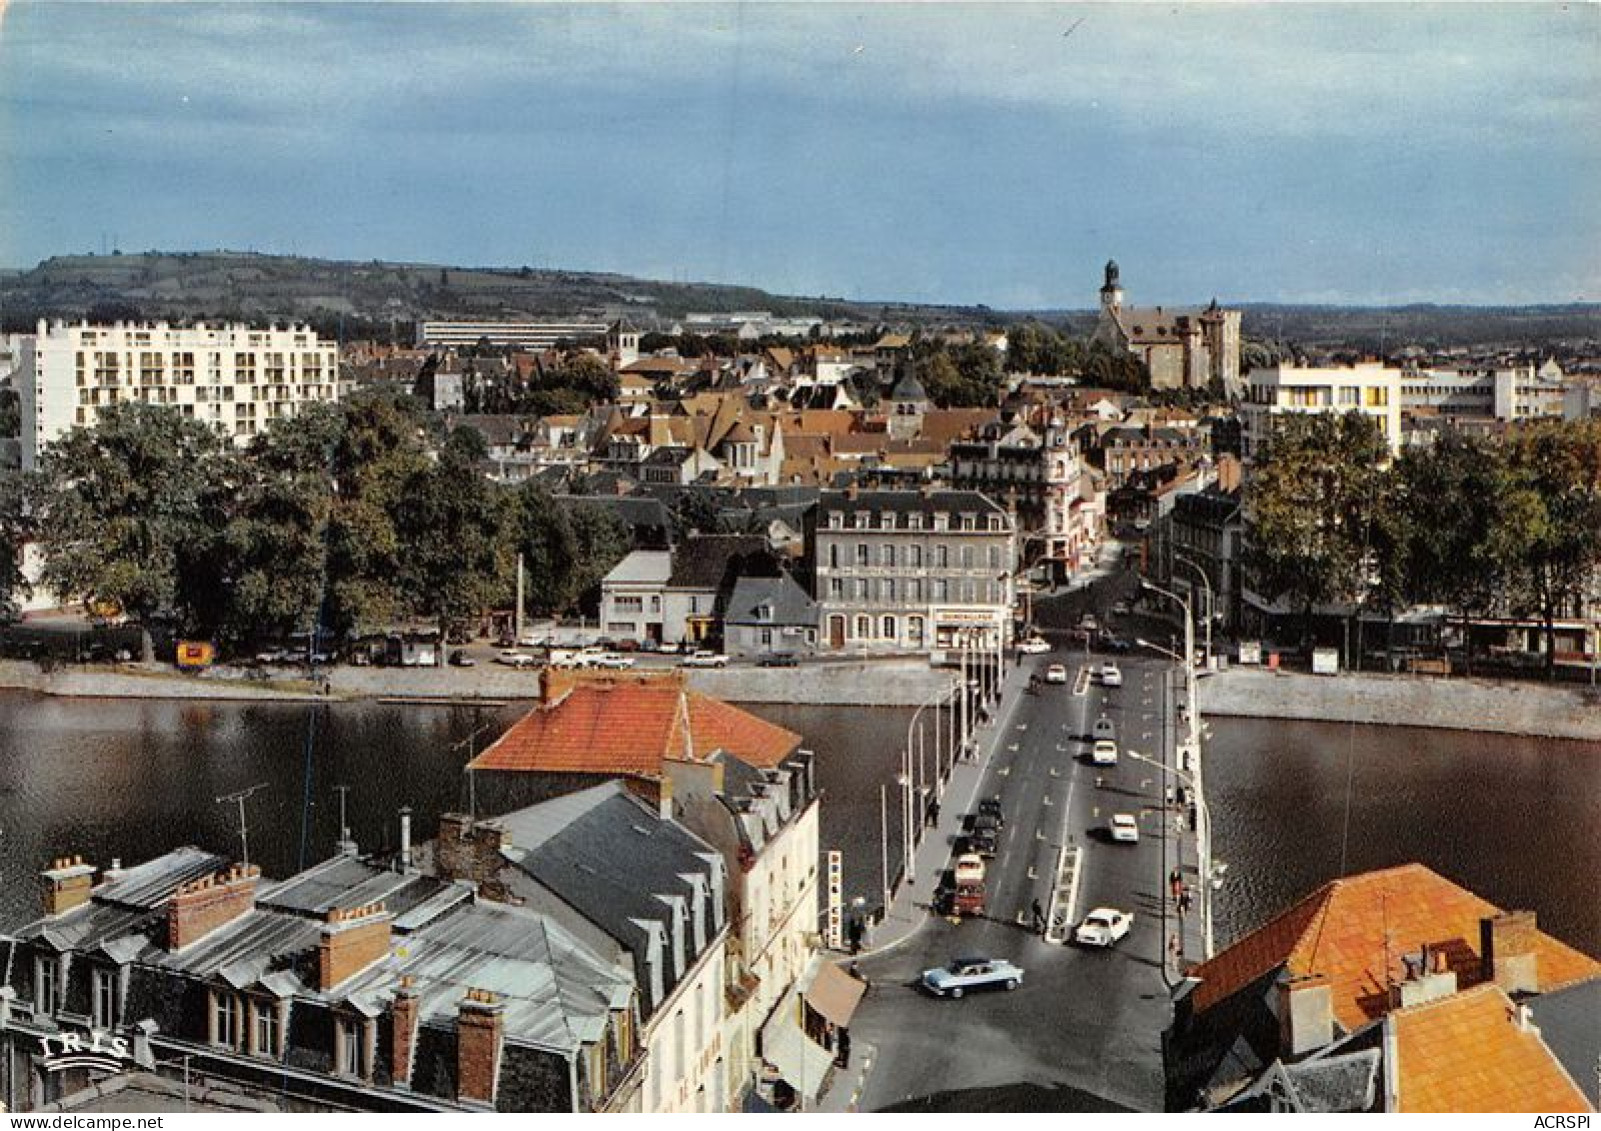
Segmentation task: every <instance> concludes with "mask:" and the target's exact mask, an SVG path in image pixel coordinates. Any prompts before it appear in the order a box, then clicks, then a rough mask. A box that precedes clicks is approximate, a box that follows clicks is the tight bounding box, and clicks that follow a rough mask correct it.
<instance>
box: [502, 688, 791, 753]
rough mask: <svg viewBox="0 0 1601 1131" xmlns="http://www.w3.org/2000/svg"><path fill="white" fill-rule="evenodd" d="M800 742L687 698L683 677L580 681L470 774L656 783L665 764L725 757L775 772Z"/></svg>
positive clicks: (531, 715) (704, 699)
mask: <svg viewBox="0 0 1601 1131" xmlns="http://www.w3.org/2000/svg"><path fill="white" fill-rule="evenodd" d="M686 717H687V719H688V723H689V726H688V730H687V733H686V729H685V726H684V723H685V719H686ZM800 742H801V736H800V735H798V734H796V733H795V732H794V731H791V730H786V729H784V728H783V727H781V726H775V725H774V724H772V723H769V722H767V721H766V720H764V719H759V718H757V717H756V716H755V715H752V714H751V713H750V712H748V711H742V710H740V709H739V708H738V707H735V706H733V705H732V704H729V703H724V702H723V701H722V700H720V699H713V698H712V697H711V696H709V695H703V694H701V693H700V692H698V691H691V690H689V689H688V688H687V687H685V686H684V681H683V679H682V677H679V676H666V677H657V676H611V677H588V678H584V677H575V678H574V679H573V683H572V688H571V690H570V691H568V692H567V693H566V694H564V695H560V697H559V698H557V699H555V700H554V701H553V702H551V703H550V704H547V705H541V706H539V707H536V708H534V709H533V710H532V711H530V712H528V714H526V715H524V716H523V717H522V718H521V719H519V720H518V721H517V722H515V723H513V724H512V726H511V728H510V729H509V730H507V731H506V733H505V734H503V735H501V736H500V738H499V739H498V740H497V741H496V742H495V743H494V744H492V745H491V746H490V747H489V748H488V749H487V750H485V751H484V752H483V753H482V754H480V755H478V757H476V758H474V759H473V760H472V763H471V768H473V769H475V770H513V771H524V772H536V773H537V772H547V773H562V772H565V773H595V774H632V775H636V776H639V777H648V778H657V777H661V776H662V768H661V767H662V760H663V759H664V758H673V759H687V758H693V759H697V760H699V759H704V758H705V757H706V756H708V755H709V754H711V753H712V751H714V750H724V751H726V752H728V753H729V754H733V755H735V756H736V757H738V758H739V759H740V760H742V761H744V762H748V763H750V764H751V765H754V766H763V767H770V766H777V765H778V764H779V763H781V762H782V761H783V760H784V759H785V758H787V757H788V756H789V755H790V754H792V753H794V752H795V750H796V749H797V748H798V747H799V746H800Z"/></svg>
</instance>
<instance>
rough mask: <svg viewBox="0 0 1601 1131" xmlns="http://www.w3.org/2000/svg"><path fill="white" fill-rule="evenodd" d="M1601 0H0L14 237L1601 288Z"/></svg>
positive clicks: (961, 296) (17, 256)
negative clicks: (717, 0)
mask: <svg viewBox="0 0 1601 1131" xmlns="http://www.w3.org/2000/svg"><path fill="white" fill-rule="evenodd" d="M1598 122H1601V5H1598V4H1596V3H1585V4H1580V3H1568V4H1520V5H1499V4H1459V5H1443V6H1434V5H1423V4H1399V3H1396V4H1337V5H1316V4H1287V3H1273V4H1249V3H1236V4H1223V5H1201V4H1184V3H1181V4H1176V5H1175V4H1155V3H1152V4H1145V3H1141V4H1091V5H1081V4H1060V5H1010V4H996V5H965V4H933V3H902V4H872V5H854V4H827V5H821V4H806V5H798V4H796V5H792V4H734V5H685V4H637V5H609V4H579V5H557V4H540V5H535V4H493V5H477V4H447V3H420V4H408V5H398V6H389V5H381V4H332V5H317V4H287V3H284V4H251V3H235V4H227V5H219V6H210V5H204V4H157V5H149V6H144V5H137V4H110V3H83V4H65V3H34V2H28V0H11V2H10V3H9V4H8V3H6V0H0V265H5V266H13V267H26V266H32V265H33V264H34V263H36V262H38V261H39V260H41V259H44V258H47V257H49V256H51V255H58V254H74V253H84V252H90V251H94V252H99V251H100V250H101V249H102V247H110V246H117V247H120V248H122V249H123V250H125V251H139V250H146V249H162V250H203V249H208V248H220V247H226V248H233V249H247V248H248V249H255V250H258V251H266V252H278V253H290V254H299V255H308V256H320V257H327V258H337V259H358V260H365V259H389V260H406V261H415V262H430V263H448V264H460V265H504V266H521V265H524V264H526V265H529V266H534V267H555V268H569V269H582V270H608V271H620V272H625V273H629V274H635V275H641V276H646V277H650V278H659V279H677V280H695V281H708V282H725V283H741V284H750V285H755V286H760V287H763V288H765V289H768V290H771V291H774V292H778V293H785V294H798V295H828V296H831V297H834V296H841V297H849V298H862V299H904V300H911V301H931V302H958V303H987V304H989V305H991V306H994V307H999V308H1008V309H1024V308H1057V307H1071V308H1088V307H1092V306H1094V304H1095V302H1096V292H1097V290H1098V288H1099V286H1100V282H1101V271H1102V267H1103V265H1104V264H1105V262H1106V260H1107V259H1108V258H1115V259H1116V260H1117V261H1118V263H1119V264H1120V265H1121V267H1122V281H1123V286H1124V288H1125V291H1126V292H1127V301H1129V302H1132V303H1140V304H1143V303H1158V302H1161V303H1174V304H1176V303H1181V302H1185V303H1193V302H1205V301H1207V300H1209V299H1210V298H1212V297H1214V296H1216V297H1218V298H1219V299H1220V300H1222V301H1224V302H1253V301H1254V302H1319V303H1374V304H1388V303H1405V302H1445V303H1534V302H1570V301H1577V300H1591V301H1593V300H1597V299H1601V192H1598V191H1597V186H1598V185H1601V128H1598V127H1597V123H1598Z"/></svg>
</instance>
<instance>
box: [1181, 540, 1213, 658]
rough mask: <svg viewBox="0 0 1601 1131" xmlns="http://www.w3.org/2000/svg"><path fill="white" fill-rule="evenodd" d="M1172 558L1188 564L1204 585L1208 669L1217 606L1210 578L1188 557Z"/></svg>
mask: <svg viewBox="0 0 1601 1131" xmlns="http://www.w3.org/2000/svg"><path fill="white" fill-rule="evenodd" d="M1173 560H1174V561H1176V562H1183V563H1184V564H1185V565H1187V566H1189V567H1190V568H1191V569H1193V570H1194V571H1195V572H1196V573H1197V574H1199V575H1200V578H1201V584H1202V586H1204V587H1205V590H1206V644H1205V645H1204V647H1205V648H1206V666H1207V669H1208V670H1210V669H1211V667H1212V622H1213V621H1214V620H1216V619H1217V606H1216V605H1215V604H1214V600H1215V598H1214V597H1213V594H1212V579H1211V578H1209V577H1207V576H1206V571H1205V570H1204V569H1202V568H1201V567H1200V566H1199V565H1197V564H1196V563H1195V562H1193V561H1191V560H1190V559H1189V558H1186V557H1185V556H1184V555H1183V554H1174V555H1173Z"/></svg>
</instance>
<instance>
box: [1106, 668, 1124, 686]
mask: <svg viewBox="0 0 1601 1131" xmlns="http://www.w3.org/2000/svg"><path fill="white" fill-rule="evenodd" d="M1101 685H1102V686H1103V687H1122V686H1123V673H1122V671H1121V670H1119V668H1118V666H1117V665H1116V664H1102V665H1101Z"/></svg>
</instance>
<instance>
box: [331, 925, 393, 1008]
mask: <svg viewBox="0 0 1601 1131" xmlns="http://www.w3.org/2000/svg"><path fill="white" fill-rule="evenodd" d="M393 922H394V916H393V915H390V914H389V913H388V912H387V911H385V910H384V905H383V904H382V903H368V904H364V905H363V906H361V907H352V908H349V909H348V910H347V909H345V908H340V907H335V908H333V909H331V910H330V911H329V912H328V915H327V917H326V919H325V920H324V922H323V927H322V938H320V939H319V940H318V941H317V988H318V989H319V990H322V991H323V992H324V993H326V992H327V991H329V990H331V989H333V988H334V987H335V986H337V985H339V984H340V983H341V982H344V981H345V980H346V979H348V978H350V977H352V976H353V975H356V974H359V973H361V972H362V971H363V970H365V969H366V968H367V967H369V966H371V965H372V964H373V963H374V962H377V961H378V960H379V959H380V958H382V957H383V956H384V955H386V954H388V953H389V928H390V924H391V923H393Z"/></svg>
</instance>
